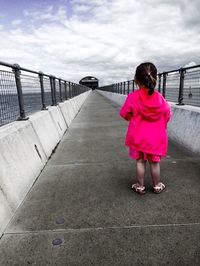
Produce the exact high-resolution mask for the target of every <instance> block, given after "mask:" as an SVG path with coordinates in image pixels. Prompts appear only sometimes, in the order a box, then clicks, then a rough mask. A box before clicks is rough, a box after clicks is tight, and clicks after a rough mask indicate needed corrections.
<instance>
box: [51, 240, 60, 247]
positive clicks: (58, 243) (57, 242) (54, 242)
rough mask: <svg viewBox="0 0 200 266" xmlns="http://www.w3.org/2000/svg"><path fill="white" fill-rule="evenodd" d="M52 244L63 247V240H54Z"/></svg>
mask: <svg viewBox="0 0 200 266" xmlns="http://www.w3.org/2000/svg"><path fill="white" fill-rule="evenodd" d="M52 244H53V245H54V246H58V245H61V244H62V240H61V239H54V240H53V241H52Z"/></svg>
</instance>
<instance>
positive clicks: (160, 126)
mask: <svg viewBox="0 0 200 266" xmlns="http://www.w3.org/2000/svg"><path fill="white" fill-rule="evenodd" d="M120 116H121V117H123V118H124V119H126V120H127V121H130V122H129V125H128V130H127V134H126V139H125V145H126V146H128V147H129V155H130V157H131V158H133V159H136V160H137V159H139V158H143V159H144V160H151V161H154V162H159V161H160V158H161V157H163V156H166V153H167V146H168V137H167V123H168V121H169V119H170V116H171V110H170V106H169V104H168V103H167V101H166V100H165V99H164V98H163V96H162V95H161V94H160V93H159V92H157V91H155V92H154V93H153V94H152V95H149V94H148V91H147V89H145V88H140V89H139V90H137V91H135V92H132V93H130V94H129V95H128V96H127V98H126V101H125V103H124V105H123V106H122V108H121V110H120Z"/></svg>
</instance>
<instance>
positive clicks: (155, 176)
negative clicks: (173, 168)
mask: <svg viewBox="0 0 200 266" xmlns="http://www.w3.org/2000/svg"><path fill="white" fill-rule="evenodd" d="M149 164H150V169H151V177H152V182H153V186H156V185H157V184H158V183H159V182H160V163H154V162H149Z"/></svg>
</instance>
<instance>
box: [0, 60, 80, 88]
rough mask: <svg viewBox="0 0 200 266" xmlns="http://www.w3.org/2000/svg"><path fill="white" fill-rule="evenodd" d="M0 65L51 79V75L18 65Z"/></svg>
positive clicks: (3, 63) (1, 63) (4, 63)
mask: <svg viewBox="0 0 200 266" xmlns="http://www.w3.org/2000/svg"><path fill="white" fill-rule="evenodd" d="M0 65H1V66H5V67H10V68H12V69H14V68H18V69H19V70H21V71H25V72H29V73H32V74H37V75H39V74H42V75H43V76H45V77H48V78H50V77H52V75H51V74H45V73H43V72H42V71H36V70H31V69H28V68H25V67H21V66H20V65H18V64H10V63H6V62H3V61H0ZM53 77H55V76H53ZM55 78H56V79H60V80H62V81H67V82H71V81H68V80H65V79H62V78H58V77H55ZM71 83H74V82H71ZM74 84H76V83H74Z"/></svg>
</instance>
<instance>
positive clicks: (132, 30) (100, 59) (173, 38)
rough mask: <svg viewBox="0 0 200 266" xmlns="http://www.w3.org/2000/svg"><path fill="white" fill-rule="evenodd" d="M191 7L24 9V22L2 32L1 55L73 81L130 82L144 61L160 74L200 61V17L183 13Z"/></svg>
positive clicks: (79, 1) (107, 4) (82, 4)
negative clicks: (89, 77) (90, 77)
mask: <svg viewBox="0 0 200 266" xmlns="http://www.w3.org/2000/svg"><path fill="white" fill-rule="evenodd" d="M189 3H190V2H189V0H184V1H181V0H179V1H176V2H175V3H174V1H171V3H170V1H167V0H163V1H161V0H151V1H150V0H143V1H133V0H123V1H121V0H115V1H111V0H103V1H98V0H91V1H88V0H87V1H86V0H72V1H71V5H72V10H73V14H70V11H69V9H68V7H67V6H60V7H57V8H56V7H54V6H48V7H46V9H44V10H28V11H24V18H21V20H23V23H21V24H20V23H19V24H18V25H15V27H14V29H10V31H9V32H6V30H5V31H4V29H2V30H1V33H0V38H1V40H2V41H1V50H0V56H1V58H2V60H3V61H8V62H10V63H15V62H17V63H19V64H21V65H22V66H24V67H27V68H34V69H38V70H42V71H43V72H46V73H51V74H55V75H58V76H59V77H63V78H66V79H67V80H72V81H75V82H78V81H79V80H80V79H81V78H82V77H84V76H86V75H94V76H96V77H97V78H99V79H100V82H101V83H104V84H108V83H110V82H117V81H122V80H125V79H127V78H128V79H132V78H133V72H134V69H135V67H136V66H137V64H139V63H141V62H142V61H147V60H148V61H149V60H150V61H153V62H155V64H156V65H157V66H158V69H159V70H160V71H163V70H169V69H171V68H173V69H174V68H178V67H181V66H184V65H186V64H188V63H190V62H193V61H194V62H197V63H198V61H199V59H198V54H200V46H199V42H200V35H199V34H198V31H199V29H198V27H196V26H195V25H194V21H198V19H199V18H197V14H196V13H195V11H194V8H192V9H191V10H192V11H191V12H192V15H190V14H188V15H187V16H183V14H182V12H183V10H184V8H186V4H189ZM195 3H196V4H198V3H197V1H196V2H195ZM189 10H190V9H189ZM191 18H193V20H192V23H191ZM14 24H15V23H14ZM23 24H26V28H22V26H23ZM16 26H17V28H16Z"/></svg>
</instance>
